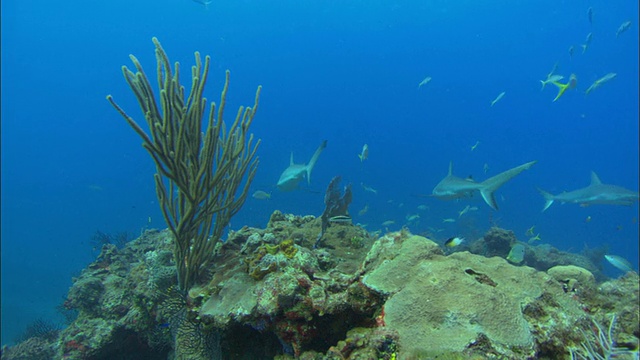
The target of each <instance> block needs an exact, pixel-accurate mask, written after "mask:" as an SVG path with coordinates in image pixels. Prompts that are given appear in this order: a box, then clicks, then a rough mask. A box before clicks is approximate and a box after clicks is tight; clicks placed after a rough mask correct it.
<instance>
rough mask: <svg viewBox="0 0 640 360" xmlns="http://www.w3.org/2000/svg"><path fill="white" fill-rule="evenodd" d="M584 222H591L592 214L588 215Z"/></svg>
mask: <svg viewBox="0 0 640 360" xmlns="http://www.w3.org/2000/svg"><path fill="white" fill-rule="evenodd" d="M584 222H586V223H588V222H591V215H589V216H587V218H586V219H584Z"/></svg>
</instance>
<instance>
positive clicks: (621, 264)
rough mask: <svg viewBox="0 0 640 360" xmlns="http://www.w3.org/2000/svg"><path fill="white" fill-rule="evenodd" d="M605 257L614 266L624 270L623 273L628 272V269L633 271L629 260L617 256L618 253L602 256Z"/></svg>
mask: <svg viewBox="0 0 640 360" xmlns="http://www.w3.org/2000/svg"><path fill="white" fill-rule="evenodd" d="M604 258H605V259H607V261H608V262H609V263H610V264H611V265H613V266H615V267H616V268H618V269H619V270H621V271H624V272H625V273H628V272H629V271H633V266H631V263H629V261H627V259H625V258H623V257H621V256H618V255H605V256H604Z"/></svg>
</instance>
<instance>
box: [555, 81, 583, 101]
mask: <svg viewBox="0 0 640 360" xmlns="http://www.w3.org/2000/svg"><path fill="white" fill-rule="evenodd" d="M552 84H553V85H555V86H557V87H558V95H556V98H555V99H553V102H556V101H557V100H558V99H560V97H561V96H562V95H564V93H565V92H566V91H567V90H571V89H575V88H576V85H578V77H576V75H575V74H571V76H569V82H567V83H566V84H562V83H560V82H559V81H554V82H553V83H552Z"/></svg>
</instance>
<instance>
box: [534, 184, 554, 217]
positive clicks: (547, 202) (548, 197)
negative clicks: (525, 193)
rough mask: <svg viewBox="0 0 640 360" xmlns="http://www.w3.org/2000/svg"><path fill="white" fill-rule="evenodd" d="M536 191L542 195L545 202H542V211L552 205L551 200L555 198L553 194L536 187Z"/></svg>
mask: <svg viewBox="0 0 640 360" xmlns="http://www.w3.org/2000/svg"><path fill="white" fill-rule="evenodd" d="M538 191H539V192H540V194H542V196H543V197H544V201H545V203H544V208H542V212H544V211H545V210H547V209H548V208H549V206H551V205H553V201H554V200H555V197H554V196H553V194H551V193H548V192H546V191H544V190H542V189H540V188H538Z"/></svg>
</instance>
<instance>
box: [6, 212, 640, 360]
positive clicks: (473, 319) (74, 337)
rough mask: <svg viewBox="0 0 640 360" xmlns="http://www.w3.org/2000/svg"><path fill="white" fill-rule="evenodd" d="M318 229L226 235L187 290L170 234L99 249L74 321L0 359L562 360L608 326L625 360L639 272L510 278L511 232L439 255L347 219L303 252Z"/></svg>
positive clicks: (294, 221) (531, 260)
mask: <svg viewBox="0 0 640 360" xmlns="http://www.w3.org/2000/svg"><path fill="white" fill-rule="evenodd" d="M321 228H322V222H321V219H320V218H316V217H314V216H294V215H291V214H283V213H281V212H279V211H276V212H274V213H273V214H272V215H271V218H270V220H269V223H268V224H267V226H266V228H265V229H257V228H250V227H243V228H242V229H240V230H237V231H231V232H230V233H229V234H228V237H227V239H226V240H225V241H224V242H220V243H219V244H218V246H217V248H216V259H215V261H214V262H213V265H212V266H211V268H209V269H207V273H208V274H209V276H208V279H209V280H208V281H207V282H206V283H203V284H201V285H199V286H196V287H193V288H191V289H190V290H189V292H188V293H186V294H183V293H181V292H180V291H178V290H177V289H176V271H175V264H174V259H173V255H172V251H171V249H172V244H171V243H172V238H171V235H170V233H169V232H168V231H166V230H165V231H156V230H149V231H146V232H145V233H144V234H143V235H142V236H141V237H140V238H138V239H136V240H134V241H132V242H130V243H128V244H127V246H125V247H124V248H122V249H118V248H116V247H115V246H113V245H105V246H104V247H103V249H102V252H101V254H100V255H99V256H98V258H97V259H96V261H94V262H93V263H92V264H90V265H89V266H88V267H87V268H86V269H84V270H83V272H82V274H81V275H80V276H79V277H77V278H74V279H73V286H72V287H71V289H70V290H69V293H68V296H67V299H66V300H65V303H64V307H66V308H68V309H75V310H77V311H78V312H79V315H78V317H77V318H76V319H75V320H74V321H73V322H72V323H71V324H70V325H69V326H68V327H67V328H65V329H63V330H62V331H60V333H59V335H58V337H57V338H56V339H51V340H48V341H45V340H44V339H36V338H32V339H27V340H26V341H24V342H22V343H20V344H17V345H14V346H10V347H9V346H5V347H4V348H3V351H2V359H27V358H28V359H52V358H53V359H116V358H117V359H215V358H217V359H289V358H298V359H387V360H388V359H571V356H572V355H571V352H570V351H571V349H580V348H582V345H583V344H585V343H589V342H592V343H595V344H597V341H599V339H598V333H594V332H593V331H592V327H593V324H594V323H595V324H598V323H599V324H609V321H610V319H611V316H612V315H615V317H616V318H617V321H616V324H615V327H612V330H611V331H612V340H613V341H615V344H616V345H617V346H619V347H624V348H626V349H628V350H629V351H635V353H634V354H636V355H637V349H638V338H639V337H640V330H639V325H638V324H639V322H640V315H639V310H638V300H639V290H638V275H637V274H636V273H633V272H630V273H628V274H626V275H624V276H622V277H620V278H619V279H613V280H611V279H608V280H607V281H600V280H599V279H600V278H601V275H600V274H598V276H594V275H595V274H593V273H592V271H590V269H597V266H595V265H594V264H592V263H590V262H589V260H588V259H586V258H580V257H575V258H574V257H572V256H573V255H572V256H568V255H567V256H564V255H563V256H561V258H562V260H561V261H558V262H557V263H553V262H550V261H548V260H547V261H545V262H544V265H541V266H542V267H543V268H544V269H536V268H534V267H530V266H526V265H530V264H533V265H536V264H542V263H543V262H542V261H541V260H538V259H537V258H536V256H537V255H536V254H537V253H538V252H539V250H538V249H537V247H527V250H526V251H527V252H526V256H525V262H524V264H520V265H518V266H516V265H513V264H511V263H509V262H508V261H507V260H505V259H504V257H505V256H506V253H508V249H509V246H510V245H512V244H513V242H514V239H513V238H511V236H513V233H511V234H509V232H508V231H506V230H503V229H498V228H492V229H490V230H489V231H488V232H487V234H485V236H484V237H483V238H481V239H478V240H476V241H475V242H472V243H471V244H469V248H468V249H469V250H470V251H471V252H469V251H457V252H454V253H451V254H448V255H447V254H445V252H444V251H443V248H442V246H441V245H440V244H438V243H436V242H434V241H432V240H429V239H427V238H425V237H422V236H418V235H413V234H411V233H410V232H409V231H408V230H406V229H405V230H402V231H398V232H391V233H387V234H384V235H382V236H379V237H378V236H374V235H372V234H370V233H368V232H367V231H366V230H365V229H363V228H361V227H359V226H356V225H352V224H350V223H344V224H333V225H332V226H330V227H326V228H325V232H324V234H323V240H322V243H321V246H319V247H318V248H314V245H315V243H316V240H317V238H318V233H320V231H321ZM514 238H515V237H514ZM463 250H464V249H463ZM552 251H555V250H550V249H546V250H545V251H544V252H541V253H543V254H548V253H550V252H552ZM556 252H557V251H556ZM572 259H574V260H572ZM543 270H544V271H543ZM594 272H595V271H594ZM597 281H600V282H597ZM603 326H604V325H603ZM178 343H179V344H181V345H183V346H180V347H177V346H176V344H178ZM36 345H37V346H36ZM184 345H187V346H184ZM611 345H613V344H611ZM176 348H181V349H188V350H181V351H180V352H178V351H175V350H174V349H176ZM596 350H597V347H596ZM628 356H629V357H628V358H629V359H631V358H633V357H632V356H634V355H628ZM617 358H619V359H624V357H617Z"/></svg>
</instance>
